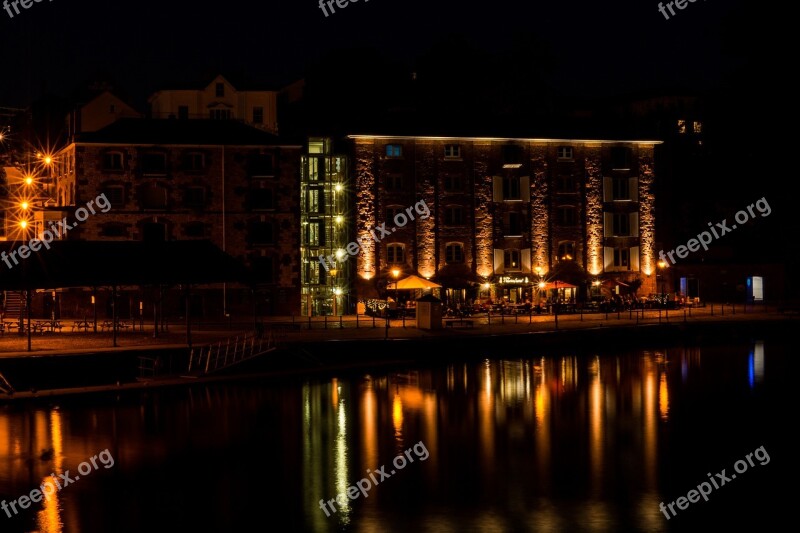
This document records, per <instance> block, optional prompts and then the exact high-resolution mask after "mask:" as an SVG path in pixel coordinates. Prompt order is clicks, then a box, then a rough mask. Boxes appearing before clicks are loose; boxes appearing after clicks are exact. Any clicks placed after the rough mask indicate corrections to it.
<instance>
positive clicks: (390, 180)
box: [386, 174, 403, 191]
mask: <svg viewBox="0 0 800 533" xmlns="http://www.w3.org/2000/svg"><path fill="white" fill-rule="evenodd" d="M386 190H387V191H402V190H403V175H402V174H387V175H386Z"/></svg>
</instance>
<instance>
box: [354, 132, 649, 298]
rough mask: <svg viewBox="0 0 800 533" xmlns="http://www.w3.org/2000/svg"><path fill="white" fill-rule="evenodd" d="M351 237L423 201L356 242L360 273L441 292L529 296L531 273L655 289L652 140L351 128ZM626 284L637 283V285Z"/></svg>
mask: <svg viewBox="0 0 800 533" xmlns="http://www.w3.org/2000/svg"><path fill="white" fill-rule="evenodd" d="M350 139H351V140H352V142H353V143H354V158H353V159H354V165H355V168H354V174H355V177H354V180H355V189H356V191H357V199H356V206H355V214H356V236H357V238H364V239H365V240H369V239H368V237H369V233H370V229H371V228H374V227H376V226H379V225H380V224H382V223H384V222H385V223H386V227H387V228H392V227H394V226H396V224H395V223H394V222H393V220H394V217H395V216H396V214H397V213H398V212H402V211H405V210H406V209H407V207H408V206H414V205H415V204H416V203H417V202H420V201H424V202H425V203H426V204H427V206H428V207H429V208H430V211H431V216H430V217H428V218H425V219H422V218H419V217H418V218H416V220H414V221H413V222H411V223H409V224H407V225H405V226H404V227H395V229H394V230H392V231H391V232H390V233H391V234H390V235H388V236H385V238H384V239H382V240H380V241H379V242H376V240H375V239H372V241H371V242H369V243H368V244H367V245H365V246H363V247H362V248H363V249H362V253H360V254H359V255H358V258H357V281H358V283H359V285H360V286H361V287H362V289H363V288H364V287H366V288H367V290H369V288H370V287H369V286H370V285H372V286H374V287H375V288H377V289H378V290H380V288H381V286H382V284H383V283H385V282H386V281H387V280H388V281H390V271H391V270H393V269H397V268H399V269H400V270H401V271H402V273H403V275H407V274H417V275H420V276H423V277H425V278H428V279H432V280H434V281H437V282H438V283H440V284H442V285H443V287H444V288H445V289H446V297H447V298H448V299H449V300H454V301H464V300H471V299H478V298H484V299H488V298H491V299H492V300H494V301H497V300H500V299H503V298H504V297H505V298H507V299H508V301H510V302H512V303H513V302H521V301H523V300H524V299H526V298H531V299H533V298H534V297H536V296H538V291H537V289H538V287H539V286H540V282H548V281H555V280H559V281H562V282H568V283H570V284H573V285H575V286H576V289H573V290H571V291H569V292H567V293H562V295H561V296H562V297H567V298H578V299H582V298H586V297H588V296H589V295H591V294H592V293H595V294H597V293H598V291H600V290H601V288H602V287H610V288H611V290H613V291H615V292H619V291H620V288H622V289H623V291H624V288H625V287H629V286H631V284H632V282H633V283H635V284H636V285H638V284H639V282H638V281H636V280H641V287H640V288H639V292H640V293H644V294H647V293H654V292H656V259H655V252H656V250H655V249H654V246H655V231H654V222H655V220H654V218H655V217H654V192H653V188H654V180H655V172H654V162H653V151H654V146H655V145H656V144H658V141H613V140H559V139H496V138H474V137H471V138H455V137H453V138H442V137H390V136H369V135H354V136H351V137H350ZM634 287H635V285H634Z"/></svg>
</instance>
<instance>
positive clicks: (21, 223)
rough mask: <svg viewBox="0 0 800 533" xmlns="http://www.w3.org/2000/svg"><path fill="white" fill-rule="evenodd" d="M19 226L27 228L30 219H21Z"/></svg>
mask: <svg viewBox="0 0 800 533" xmlns="http://www.w3.org/2000/svg"><path fill="white" fill-rule="evenodd" d="M19 227H20V228H22V229H25V228H27V227H28V221H27V220H20V221H19Z"/></svg>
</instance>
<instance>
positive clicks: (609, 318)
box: [0, 304, 787, 358]
mask: <svg viewBox="0 0 800 533" xmlns="http://www.w3.org/2000/svg"><path fill="white" fill-rule="evenodd" d="M786 318H787V316H786V315H784V314H782V313H779V312H777V311H776V309H775V308H774V307H771V308H766V309H765V308H763V307H758V308H756V309H754V308H752V307H750V306H748V307H747V309H744V308H743V306H742V305H741V304H739V305H736V306H735V307H733V306H731V305H730V304H728V305H726V306H725V307H724V308H722V307H721V306H719V305H718V304H714V307H713V311H712V306H711V305H708V306H706V307H703V308H696V309H685V310H684V309H681V310H672V311H669V312H666V311H662V312H661V313H660V318H659V311H657V310H647V311H644V312H642V311H639V312H638V313H636V312H620V313H608V314H605V313H593V314H585V315H579V314H570V315H559V316H558V317H557V320H558V324H557V325H556V317H555V316H554V315H532V316H528V315H524V316H523V315H517V316H503V317H501V316H496V315H492V316H491V317H487V316H486V315H481V316H476V317H472V318H468V319H465V322H463V323H459V322H455V323H453V324H452V327H443V328H442V329H439V330H427V329H418V328H417V327H416V322H415V321H414V320H413V319H407V320H405V321H403V320H391V321H389V328H388V330H387V328H386V326H387V321H386V320H384V319H380V318H375V319H373V317H369V316H366V315H360V316H359V317H356V316H354V315H350V316H344V317H313V318H312V319H310V320H309V319H308V318H298V317H269V318H264V320H263V322H264V325H265V327H266V328H267V329H272V330H273V331H275V332H276V333H277V334H278V335H279V339H280V341H281V342H283V343H287V342H288V343H292V342H318V341H337V340H359V339H370V340H377V339H413V338H429V337H447V336H465V335H507V334H519V333H528V332H546V331H555V330H556V329H558V330H574V329H584V328H607V327H617V326H637V325H648V324H649V325H653V324H659V321H660V323H664V324H666V323H675V322H684V321H686V322H693V323H697V322H719V321H726V322H728V321H744V320H747V321H750V320H784V319H786ZM447 320H448V319H445V321H447ZM192 328H193V329H192V343H193V345H194V346H200V345H203V344H208V343H211V342H217V341H220V340H222V339H226V338H228V337H234V336H236V335H243V334H245V333H247V332H249V331H252V324H251V323H239V324H200V325H198V326H195V325H193V326H192ZM27 342H28V340H27V336H19V334H18V333H5V334H4V335H2V336H0V358H4V357H24V356H42V355H75V354H86V353H97V352H101V351H102V352H116V351H125V350H143V349H150V348H152V349H159V350H160V349H184V348H186V346H187V344H186V333H185V329H184V326H183V324H171V325H170V326H169V332H168V333H160V334H159V337H158V338H153V329H152V326H149V327H148V326H145V328H144V331H139V330H137V331H135V332H133V331H123V332H120V333H119V334H118V337H117V345H118V347H117V348H114V347H113V338H112V334H111V333H110V332H99V331H98V333H93V332H88V333H87V332H72V331H66V330H65V331H63V332H62V333H52V332H46V333H44V334H42V333H36V334H33V335H32V337H31V348H32V351H30V352H28V351H27Z"/></svg>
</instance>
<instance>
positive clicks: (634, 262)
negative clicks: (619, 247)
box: [631, 246, 639, 272]
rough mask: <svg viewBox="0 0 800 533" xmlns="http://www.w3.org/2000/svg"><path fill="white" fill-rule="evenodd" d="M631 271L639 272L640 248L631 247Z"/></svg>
mask: <svg viewBox="0 0 800 533" xmlns="http://www.w3.org/2000/svg"><path fill="white" fill-rule="evenodd" d="M631 270H633V271H634V272H638V271H639V247H638V246H631Z"/></svg>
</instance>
